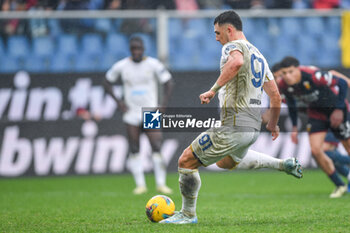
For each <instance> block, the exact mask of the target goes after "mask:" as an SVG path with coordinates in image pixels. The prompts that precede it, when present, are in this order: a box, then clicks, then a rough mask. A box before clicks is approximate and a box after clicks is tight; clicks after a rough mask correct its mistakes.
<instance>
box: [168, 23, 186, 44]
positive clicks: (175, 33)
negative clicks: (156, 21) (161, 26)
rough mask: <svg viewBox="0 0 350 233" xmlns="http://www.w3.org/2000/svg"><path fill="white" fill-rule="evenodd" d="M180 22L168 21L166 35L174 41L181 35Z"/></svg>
mask: <svg viewBox="0 0 350 233" xmlns="http://www.w3.org/2000/svg"><path fill="white" fill-rule="evenodd" d="M182 31H183V29H182V21H181V19H173V18H172V19H169V21H168V33H169V38H170V39H176V38H178V37H179V36H181V34H182Z"/></svg>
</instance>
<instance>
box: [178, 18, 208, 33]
mask: <svg viewBox="0 0 350 233" xmlns="http://www.w3.org/2000/svg"><path fill="white" fill-rule="evenodd" d="M206 21H207V20H206V19H205V18H203V19H189V20H188V21H187V22H186V26H185V28H186V29H185V30H186V31H187V32H186V33H194V34H196V35H198V36H203V35H206V34H208V33H209V28H208V24H207V22H206ZM211 33H213V32H212V31H211Z"/></svg>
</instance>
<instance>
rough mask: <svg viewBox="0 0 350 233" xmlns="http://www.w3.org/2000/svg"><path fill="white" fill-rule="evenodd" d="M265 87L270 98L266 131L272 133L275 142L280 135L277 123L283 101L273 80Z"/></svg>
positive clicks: (265, 84)
mask: <svg viewBox="0 0 350 233" xmlns="http://www.w3.org/2000/svg"><path fill="white" fill-rule="evenodd" d="M263 87H264V91H265V92H266V94H267V95H268V96H269V97H270V111H269V120H268V123H267V125H266V129H267V130H269V131H270V132H271V134H272V140H275V139H276V138H277V137H278V135H279V127H278V125H277V123H278V119H279V116H280V111H281V102H282V100H281V96H280V93H279V91H278V87H277V85H276V82H275V81H274V80H273V79H271V80H270V81H268V82H265V83H264V86H263Z"/></svg>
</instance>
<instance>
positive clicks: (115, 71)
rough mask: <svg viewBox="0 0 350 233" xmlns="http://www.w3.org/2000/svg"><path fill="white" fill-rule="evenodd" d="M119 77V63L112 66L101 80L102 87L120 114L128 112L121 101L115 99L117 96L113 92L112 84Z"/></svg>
mask: <svg viewBox="0 0 350 233" xmlns="http://www.w3.org/2000/svg"><path fill="white" fill-rule="evenodd" d="M119 76H120V65H119V63H116V64H115V65H113V66H112V68H110V69H109V70H108V71H107V73H106V76H105V77H104V79H103V87H104V89H105V90H106V92H107V93H108V94H109V95H110V96H111V97H112V98H113V99H114V100H115V101H116V102H117V104H118V108H119V109H120V110H121V111H122V112H126V111H127V110H128V108H127V106H126V104H125V103H124V101H123V100H122V99H119V98H117V96H116V95H115V93H114V91H113V84H112V83H114V82H116V81H117V80H118V78H119Z"/></svg>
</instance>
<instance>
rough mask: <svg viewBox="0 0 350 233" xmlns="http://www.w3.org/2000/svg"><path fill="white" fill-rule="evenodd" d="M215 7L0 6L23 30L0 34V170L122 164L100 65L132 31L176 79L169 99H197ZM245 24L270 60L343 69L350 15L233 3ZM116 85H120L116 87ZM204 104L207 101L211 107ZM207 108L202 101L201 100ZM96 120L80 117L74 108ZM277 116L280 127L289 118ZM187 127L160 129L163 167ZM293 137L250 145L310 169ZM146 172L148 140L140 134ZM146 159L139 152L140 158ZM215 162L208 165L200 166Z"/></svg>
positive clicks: (87, 170)
mask: <svg viewBox="0 0 350 233" xmlns="http://www.w3.org/2000/svg"><path fill="white" fill-rule="evenodd" d="M219 12H221V11H219V10H195V11H185V12H184V11H164V10H155V11H153V10H142V11H133V10H123V11H118V12H115V11H110V10H109V11H52V12H48V11H34V12H31V11H28V12H10V13H9V12H7V13H3V12H2V13H0V19H1V22H2V23H3V25H5V24H6V22H9V21H12V20H15V21H16V22H17V24H18V25H23V27H24V29H23V30H22V31H20V32H19V33H16V34H15V35H4V34H2V37H1V40H0V54H1V59H0V61H1V62H0V72H1V78H0V132H1V133H0V176H3V177H15V176H24V175H38V176H42V175H66V174H104V173H123V172H126V168H125V161H126V158H127V153H128V145H127V140H126V137H125V129H124V126H123V124H122V121H121V115H120V113H119V112H118V111H117V106H116V104H115V103H114V102H113V101H112V99H111V98H110V97H108V96H107V95H106V93H105V92H104V90H103V88H102V86H101V83H102V78H103V77H104V74H105V72H106V70H107V69H108V68H109V67H110V66H111V65H112V64H113V63H114V62H115V61H117V60H118V59H120V58H122V57H124V56H127V55H128V54H129V52H128V38H129V36H130V35H133V34H135V33H137V34H138V35H140V36H141V37H142V38H143V39H144V41H145V47H146V54H147V55H150V56H155V57H158V58H159V59H161V60H162V61H163V62H165V63H166V64H167V66H168V67H169V69H170V71H171V73H172V74H173V77H174V81H175V90H174V94H173V96H172V99H171V102H170V107H201V106H200V104H199V101H198V94H199V93H201V92H202V91H204V90H206V89H207V88H208V87H209V86H211V84H212V83H213V81H214V80H215V79H216V77H217V75H218V66H219V59H220V51H221V50H220V48H221V46H220V44H219V43H218V42H216V41H215V36H214V33H213V31H212V30H213V25H212V21H213V18H214V17H215V16H216V15H217V14H218V13H219ZM239 13H240V15H241V16H242V17H243V20H244V22H243V23H244V32H245V34H246V36H247V38H248V40H250V41H251V42H252V43H253V44H255V45H256V46H257V47H258V48H259V49H260V50H261V51H262V53H263V54H265V56H266V57H267V60H268V61H269V63H270V65H272V64H274V63H275V62H277V61H279V60H280V59H281V58H282V57H284V56H286V55H293V56H296V57H298V58H299V59H300V61H301V63H302V64H305V65H308V64H310V65H316V66H319V67H320V68H322V69H325V70H327V69H336V70H338V71H340V72H343V73H344V74H346V75H348V76H350V70H349V69H348V68H349V67H350V64H349V57H350V52H349V50H350V49H349V44H350V32H349V30H350V22H349V21H350V19H349V15H348V14H347V13H346V11H344V10H339V9H338V10H328V11H315V10H302V11H297V10H254V11H252V10H250V11H245V10H242V11H240V12H239ZM115 88H116V91H117V92H119V93H120V91H121V89H120V86H119V85H116V86H115ZM216 104H217V102H213V103H212V104H211V105H210V106H211V107H213V106H216ZM210 106H209V107H210ZM82 109H86V110H88V111H89V112H90V113H91V114H92V115H93V116H95V119H93V120H88V121H87V120H84V119H82V117H81V115H80V114H79V113H80V110H82ZM281 124H283V125H285V128H286V129H287V131H288V127H289V126H288V119H287V117H286V116H282V119H281ZM195 135H196V133H165V135H164V136H165V139H164V144H163V147H162V153H163V156H165V160H166V162H167V164H168V167H169V170H171V171H176V166H177V165H176V161H177V158H178V156H179V155H180V153H181V151H182V150H183V148H185V146H187V145H188V143H189V142H190V141H191V140H192V139H193V138H194V136H195ZM301 137H302V140H300V143H299V145H293V144H292V143H291V141H290V138H289V133H288V132H285V133H283V134H281V136H280V138H279V139H278V140H277V141H276V142H274V143H271V141H269V140H270V139H269V136H268V134H263V135H261V136H260V137H259V139H258V141H257V142H256V143H255V145H254V146H253V147H254V149H256V150H258V151H263V152H264V151H265V152H269V153H270V154H272V155H274V156H279V157H281V158H283V156H286V157H287V156H291V155H296V156H297V157H298V158H299V160H300V161H301V163H302V165H303V166H304V167H316V164H315V162H314V161H313V159H311V155H310V149H309V145H308V139H307V134H306V133H303V134H302V135H301ZM141 154H142V156H143V157H144V161H145V164H144V166H145V170H146V171H151V170H152V164H151V160H150V158H149V157H150V146H149V144H148V142H147V139H146V138H145V137H142V140H141ZM147 157H148V159H147ZM206 169H207V170H215V169H216V168H215V166H212V167H209V168H206Z"/></svg>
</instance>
